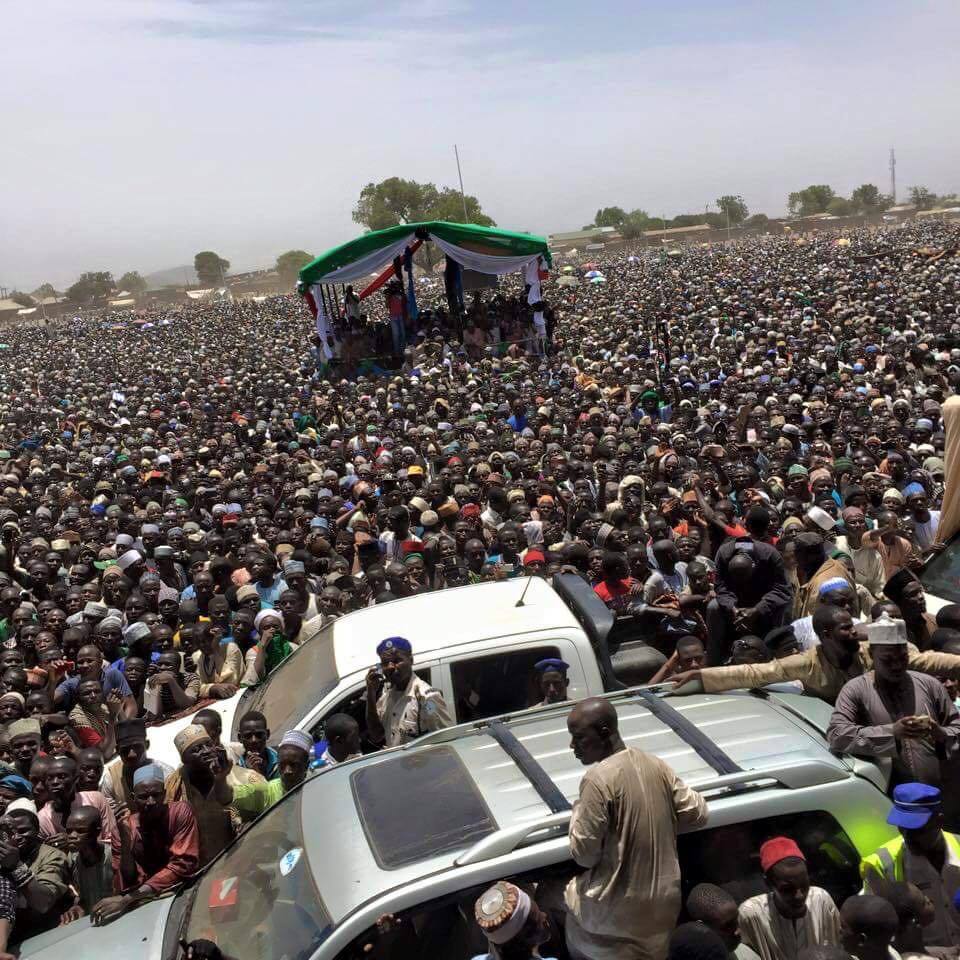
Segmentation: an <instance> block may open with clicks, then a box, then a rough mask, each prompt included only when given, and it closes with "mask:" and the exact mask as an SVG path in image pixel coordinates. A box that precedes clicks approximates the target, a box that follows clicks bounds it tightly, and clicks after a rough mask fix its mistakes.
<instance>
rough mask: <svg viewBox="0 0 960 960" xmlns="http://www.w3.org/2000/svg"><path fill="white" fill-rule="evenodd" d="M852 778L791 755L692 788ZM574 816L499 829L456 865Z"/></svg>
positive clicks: (503, 850) (513, 845)
mask: <svg viewBox="0 0 960 960" xmlns="http://www.w3.org/2000/svg"><path fill="white" fill-rule="evenodd" d="M849 776H851V773H850V772H849V771H844V770H841V769H839V768H838V767H836V766H834V765H833V764H831V763H827V762H826V761H824V760H816V759H811V758H809V757H806V756H801V757H800V758H798V759H795V760H791V759H790V757H789V754H788V755H786V756H784V757H782V758H781V759H780V761H778V762H777V763H776V764H774V765H772V766H770V767H759V768H757V769H753V770H741V769H739V768H738V772H737V773H730V774H726V775H721V776H718V777H716V778H715V779H713V780H706V781H704V782H703V783H696V784H691V786H692V787H693V789H694V790H696V791H697V792H698V793H705V794H711V793H728V792H735V791H736V790H737V789H738V788H741V789H751V788H756V787H759V786H762V785H764V784H776V785H777V786H780V787H784V788H785V789H787V790H802V789H803V788H804V787H813V786H819V785H821V784H824V783H831V782H836V781H838V780H845V779H846V778H847V777H849ZM571 814H572V811H571V810H570V809H567V810H562V811H559V812H554V813H551V814H549V815H548V816H545V817H540V818H538V819H536V820H531V821H528V822H527V823H522V824H517V825H515V826H510V827H504V828H503V829H500V830H497V831H495V832H494V833H491V834H490V835H489V836H486V837H484V838H483V839H482V840H478V841H477V842H476V843H475V844H473V846H471V847H468V848H467V849H466V850H465V851H464V852H463V853H461V854H460V855H459V856H458V857H457V858H456V859H455V860H454V865H455V866H458V867H465V866H469V865H470V864H473V863H482V862H484V861H487V860H493V859H495V858H496V857H503V856H506V855H507V854H509V853H512V852H513V851H514V850H516V849H518V848H519V847H521V846H523V845H524V842H525V841H526V840H528V839H529V838H530V837H532V836H533V835H534V834H538V833H543V834H545V836H543V837H541V838H540V839H539V840H538V842H544V841H547V840H555V839H558V838H559V837H562V836H564V835H565V834H566V833H567V831H568V829H569V826H570V817H571Z"/></svg>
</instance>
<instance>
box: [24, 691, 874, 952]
mask: <svg viewBox="0 0 960 960" xmlns="http://www.w3.org/2000/svg"><path fill="white" fill-rule="evenodd" d="M607 697H608V699H610V700H611V702H612V703H614V704H615V706H616V708H617V712H618V714H619V718H620V731H621V734H622V736H623V739H624V741H625V742H626V743H627V745H628V746H633V747H638V748H639V749H641V750H645V751H647V752H648V753H653V754H656V755H657V756H659V757H661V758H662V759H664V760H665V761H666V762H667V763H669V764H670V765H671V766H672V767H673V768H674V769H675V770H676V771H677V773H678V774H679V775H680V776H681V777H682V778H683V779H684V780H685V781H686V782H687V783H688V784H690V785H691V786H694V787H695V788H696V789H697V790H699V791H701V792H702V793H703V794H704V796H705V797H706V798H707V800H708V802H709V807H710V819H709V822H708V824H707V826H706V827H704V828H702V829H700V830H698V831H696V832H694V833H691V834H687V835H683V836H681V837H680V840H679V850H680V859H681V865H682V867H683V876H684V883H685V884H688V885H689V884H693V883H697V882H701V881H712V882H714V883H719V884H721V885H724V886H725V887H727V888H728V889H729V890H730V891H731V892H732V893H733V894H734V895H735V896H736V897H737V898H738V899H743V898H745V897H747V896H750V895H752V894H754V893H756V892H759V891H760V890H761V889H762V881H761V878H760V870H759V863H758V860H757V850H758V848H759V846H760V844H761V843H762V842H763V840H764V839H766V838H768V837H770V836H772V835H776V834H779V833H788V834H789V835H790V836H792V837H794V838H795V839H796V840H797V841H798V843H799V844H800V846H801V847H802V848H803V849H804V851H805V853H806V855H807V857H808V861H809V865H810V872H811V876H812V880H813V882H814V883H816V884H818V885H820V886H822V887H825V888H826V889H827V890H829V891H830V892H831V893H833V894H834V895H835V897H837V898H838V899H842V898H843V897H845V896H846V895H848V894H850V893H853V892H855V891H856V890H857V889H858V888H859V879H858V872H857V868H858V863H859V860H860V857H861V855H863V854H867V853H870V852H872V851H873V850H874V849H875V848H876V847H877V846H878V845H879V844H880V843H882V842H884V841H886V840H888V839H889V838H890V836H891V828H890V827H888V826H887V824H886V814H887V810H888V807H889V801H888V800H887V798H886V797H885V795H884V788H885V786H886V783H885V775H884V773H883V771H882V770H881V769H880V768H879V767H877V766H874V765H873V764H870V763H866V762H864V761H859V760H852V759H847V758H843V757H837V756H834V755H833V754H831V753H830V751H829V750H828V749H827V746H826V743H825V740H824V730H825V728H826V724H827V722H828V720H829V715H830V708H829V707H828V706H827V705H826V704H824V703H822V702H821V701H819V700H814V699H812V698H806V697H801V696H796V695H792V694H769V693H766V694H764V693H759V694H757V693H730V694H722V695H712V696H699V697H688V698H683V699H679V700H675V699H669V700H665V699H663V698H661V697H660V696H658V694H657V691H656V690H655V689H651V688H637V689H633V690H627V691H622V692H619V693H611V694H608V695H607ZM570 707H571V704H569V703H567V704H560V705H557V706H554V707H546V708H537V709H532V710H526V711H523V712H521V713H517V714H514V715H512V716H506V717H501V718H499V719H492V720H483V721H480V722H477V723H474V724H469V725H463V726H460V727H454V728H451V729H448V730H442V731H438V732H437V733H435V734H432V735H430V736H428V737H425V738H423V739H421V740H420V741H418V742H416V743H414V744H411V745H409V746H407V747H400V748H397V749H394V750H388V751H384V752H382V753H378V754H374V755H371V756H367V757H363V758H360V759H358V760H355V761H352V762H350V763H345V764H342V765H340V766H337V767H333V768H331V769H328V770H326V771H324V772H322V773H320V774H319V775H317V776H315V777H313V778H312V779H310V780H308V781H307V782H306V783H305V784H303V786H302V787H301V788H300V789H298V790H296V791H294V792H293V793H291V794H290V795H288V796H287V797H285V798H284V800H282V801H281V802H280V803H279V804H277V805H276V806H275V807H273V808H272V809H271V810H269V811H267V812H266V813H265V814H264V815H263V816H262V817H260V819H259V820H258V821H257V822H256V823H255V824H254V825H253V826H252V827H251V828H250V829H249V830H248V831H247V832H246V833H244V834H243V836H242V837H240V839H239V840H238V841H237V842H236V843H234V844H233V846H232V847H230V848H229V849H228V850H227V851H225V852H224V853H223V854H222V855H221V856H220V857H219V858H218V859H217V860H215V861H214V862H213V863H212V864H211V865H210V866H209V867H208V868H207V869H206V870H205V871H204V872H203V873H202V874H201V875H200V876H199V877H198V878H197V879H196V881H194V882H193V883H192V884H191V885H190V886H188V887H186V888H185V889H183V890H181V891H180V892H179V893H177V894H176V895H175V896H172V897H166V898H163V899H161V900H158V901H155V902H153V903H149V904H146V905H144V906H142V907H140V908H139V909H138V910H135V911H133V912H132V913H130V914H128V915H127V916H125V917H123V918H121V919H120V920H118V921H116V922H115V923H113V924H111V925H110V926H108V927H104V928H93V927H90V926H89V925H88V923H87V921H85V920H84V921H79V922H78V923H75V924H72V925H70V926H69V927H65V928H61V929H59V930H55V931H52V932H51V933H49V934H44V935H43V936H41V937H37V938H35V939H34V940H32V941H29V942H28V943H27V944H25V945H24V947H23V955H24V956H27V957H30V960H53V958H57V960H76V958H79V957H94V956H95V957H97V958H98V960H109V958H117V960H119V958H121V957H122V958H124V960H128V958H129V957H131V956H137V957H143V958H153V960H171V958H173V957H174V956H175V955H176V944H177V941H178V939H180V938H181V937H182V938H184V939H186V940H192V939H194V938H198V937H209V938H211V939H214V940H216V941H217V942H218V943H219V944H220V945H221V947H222V949H223V951H224V953H225V954H228V955H230V956H233V957H240V958H244V960H245V958H257V960H281V958H286V960H348V958H350V960H352V958H355V957H356V958H359V957H362V956H364V955H366V956H368V957H369V956H371V954H370V953H365V947H367V946H368V945H371V944H373V945H374V947H375V952H374V953H373V956H375V957H378V958H381V957H390V958H392V957H394V956H395V957H397V960H400V958H401V957H402V960H417V958H418V957H422V958H424V960H427V958H448V957H451V958H452V957H463V956H473V955H475V954H477V953H481V952H483V950H484V949H485V945H484V943H483V941H482V940H480V941H479V942H478V935H477V930H476V928H475V925H474V924H473V922H472V905H473V901H474V899H475V898H476V896H477V895H478V894H479V892H480V891H481V890H482V889H483V888H484V887H485V886H487V885H489V884H490V883H492V882H493V881H495V880H498V879H501V878H511V879H514V880H519V881H521V882H524V883H533V884H536V889H537V898H538V901H540V902H541V904H542V905H543V906H544V907H545V908H546V909H555V910H556V911H557V912H558V913H559V912H560V911H561V910H562V890H563V887H564V885H565V883H566V880H567V879H568V878H569V877H570V876H571V875H572V873H573V865H572V863H571V862H570V860H569V854H568V846H567V837H566V833H567V826H568V822H569V817H570V809H571V804H572V803H573V802H574V800H575V799H576V797H577V792H578V788H579V784H580V778H581V776H582V774H583V770H584V768H583V767H582V766H581V765H580V764H579V762H578V761H577V760H576V759H575V758H574V756H573V753H572V752H571V750H570V748H569V736H568V734H567V729H566V721H567V715H568V713H569V711H570ZM383 914H394V915H396V916H397V917H399V918H402V919H406V920H409V921H410V923H408V924H406V925H405V928H406V931H407V932H408V933H410V932H412V931H415V932H416V938H415V941H416V942H415V943H414V944H413V945H411V944H410V943H409V942H406V943H404V944H403V946H402V948H401V947H400V946H397V947H396V948H395V949H393V950H391V948H390V946H389V944H388V943H387V942H386V941H381V942H380V943H377V942H376V941H377V939H378V935H377V932H376V921H377V918H378V917H380V916H382V915H383Z"/></svg>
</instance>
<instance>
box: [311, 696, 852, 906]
mask: <svg viewBox="0 0 960 960" xmlns="http://www.w3.org/2000/svg"><path fill="white" fill-rule="evenodd" d="M607 699H610V700H611V702H612V703H613V704H614V706H615V707H616V710H617V714H618V717H619V727H620V733H621V736H622V737H623V739H624V742H625V743H626V744H627V746H628V747H635V748H637V749H640V750H643V751H644V752H646V753H650V754H653V755H655V756H657V757H659V758H660V759H662V760H664V761H665V762H666V763H667V764H669V766H670V767H672V768H673V769H674V770H675V771H676V773H677V774H678V775H679V776H680V777H681V778H682V779H683V780H684V781H685V782H686V783H687V784H688V785H690V786H693V787H697V788H699V789H701V790H703V791H705V792H709V791H710V790H712V789H714V788H716V789H718V790H719V789H721V788H722V789H723V790H724V791H727V792H729V791H736V789H738V788H737V787H736V786H735V785H736V784H737V783H740V784H742V785H743V788H744V789H747V788H749V789H752V790H755V789H761V788H762V787H764V786H769V787H786V788H789V789H799V788H803V787H808V786H818V785H821V784H826V783H830V782H834V781H840V780H846V779H847V778H849V777H851V776H852V775H853V774H852V772H851V769H850V767H849V766H848V765H847V764H846V763H845V762H844V761H843V760H842V759H840V758H838V757H835V756H833V755H832V754H831V753H830V752H829V750H827V748H826V746H825V743H824V741H823V739H822V736H821V735H820V734H819V733H818V732H817V730H816V729H815V728H814V727H813V726H811V725H809V724H808V723H806V722H805V720H804V718H803V716H802V714H801V713H800V712H799V711H795V710H792V709H790V706H789V701H791V700H793V699H796V698H795V697H794V696H792V695H784V696H778V697H776V698H769V699H763V698H758V697H753V696H749V695H745V694H735V693H731V694H721V695H704V696H692V697H683V698H671V699H670V700H669V701H665V700H660V699H659V698H658V697H655V696H653V695H651V693H650V692H649V691H644V690H634V691H626V692H622V693H617V694H609V695H607ZM654 701H656V702H654ZM663 704H667V708H666V711H665V712H664V711H663V708H662V705H663ZM572 706H573V705H572V704H570V703H566V704H560V705H557V706H556V707H552V708H540V709H534V710H529V711H524V712H522V713H520V714H518V715H516V716H513V717H508V718H503V719H502V722H501V721H493V722H491V723H486V722H481V723H474V724H469V725H463V726H460V727H454V728H450V729H448V730H441V731H438V732H437V733H435V734H431V735H429V736H427V737H424V738H421V739H420V740H419V741H416V742H414V743H412V744H409V745H407V746H405V747H402V748H397V749H394V750H389V751H384V752H382V753H380V754H374V755H371V756H368V757H366V758H364V759H362V760H357V761H354V762H351V763H349V764H346V765H344V766H341V767H335V768H333V769H331V770H330V771H329V772H328V773H325V774H323V775H322V776H319V777H316V778H315V779H314V780H312V781H309V782H308V783H307V784H306V785H305V786H304V791H305V796H304V816H305V818H306V816H307V813H306V811H307V810H308V809H309V810H311V811H314V812H315V816H316V819H317V821H318V822H320V821H323V822H324V829H323V831H322V833H323V835H322V839H321V838H318V837H316V836H315V837H313V838H312V840H311V839H310V838H308V839H307V844H308V852H309V853H310V854H311V861H312V862H313V863H315V864H322V865H323V866H322V869H323V871H324V875H325V877H327V878H328V879H327V881H326V882H324V879H323V878H318V888H319V889H320V892H321V894H322V896H323V898H324V900H325V902H326V903H327V906H328V908H329V909H330V912H331V914H332V916H333V917H334V918H335V920H336V921H337V922H339V920H341V919H342V918H343V917H345V916H346V915H348V914H349V913H351V912H352V911H353V910H355V909H356V908H357V907H359V906H360V905H361V904H362V903H364V902H365V901H367V900H369V899H370V898H372V897H374V896H377V895H379V894H382V893H385V892H386V891H388V890H390V889H393V888H397V887H402V886H404V885H405V884H408V883H413V882H415V881H417V880H418V879H419V878H422V877H424V876H425V875H427V874H433V873H436V872H443V871H448V870H451V869H453V868H454V866H455V861H456V860H458V859H460V860H461V861H462V862H463V857H464V855H466V857H467V858H468V861H469V858H470V857H471V856H474V860H473V861H472V862H476V859H478V858H479V859H484V858H490V857H493V856H498V855H502V854H503V853H505V852H509V839H508V838H509V833H510V831H511V830H513V831H514V833H515V832H516V828H518V827H523V826H524V825H528V824H531V823H536V822H539V821H543V820H544V819H545V818H549V817H550V816H551V815H556V813H557V811H556V809H555V808H554V807H552V806H551V804H550V800H549V795H548V793H545V792H543V791H541V790H538V788H537V785H535V783H534V782H533V781H532V779H531V776H530V775H529V770H527V769H525V768H524V767H523V765H522V763H519V762H518V761H517V759H516V756H517V755H518V753H517V751H516V750H515V744H514V746H513V747H511V745H510V741H511V740H515V741H516V742H518V743H519V744H520V747H521V751H520V752H519V755H521V756H522V754H523V752H526V753H527V754H528V755H529V757H530V758H532V761H533V763H534V765H535V766H537V767H539V768H540V771H541V772H542V773H545V774H546V777H547V778H548V780H549V781H551V782H552V784H553V785H555V788H556V790H557V791H558V792H559V795H560V796H559V798H556V797H555V799H557V801H558V804H559V805H560V806H562V804H563V803H564V802H566V804H567V808H568V809H569V805H570V804H572V803H573V801H575V800H576V798H577V795H578V792H579V788H580V781H581V779H582V777H583V774H584V771H585V769H586V768H585V767H583V766H582V765H581V764H580V762H579V761H578V760H577V759H576V758H575V757H574V755H573V753H572V751H571V749H570V737H569V733H568V732H567V726H566V722H567V717H568V715H569V712H570V709H571V708H572ZM678 718H679V719H678ZM691 727H692V728H694V729H695V731H699V733H700V735H701V736H700V737H699V738H698V737H697V736H696V735H695V734H692V733H690V728H691ZM505 743H506V746H505ZM431 750H433V751H438V750H442V751H446V752H448V753H449V752H451V751H452V752H453V753H454V754H455V755H456V756H457V757H458V758H459V760H460V761H461V763H462V767H463V769H464V770H465V771H466V773H467V774H468V775H469V781H470V786H471V787H473V786H475V788H476V790H477V792H479V794H480V795H481V796H482V798H483V801H484V802H485V803H486V806H487V808H488V810H489V814H490V816H491V817H492V819H493V821H495V830H494V831H493V835H492V836H487V837H484V838H481V839H479V840H478V841H477V842H476V844H473V843H471V844H467V845H465V846H464V847H462V848H461V849H459V850H451V849H449V848H447V849H445V850H442V851H441V852H439V853H438V854H437V855H435V856H432V855H430V854H429V853H428V854H427V855H425V856H421V857H420V858H419V859H417V860H416V861H415V862H410V863H406V864H403V865H401V866H399V867H395V868H384V867H383V865H382V863H379V862H378V857H377V856H375V854H374V851H373V850H372V849H371V842H370V839H369V835H368V834H367V833H365V828H364V826H363V824H362V823H361V817H360V814H359V813H358V809H357V795H358V788H357V784H358V780H357V775H358V773H360V771H363V770H365V769H370V768H373V767H375V766H377V765H381V764H383V765H386V764H398V765H402V764H407V765H410V764H414V763H418V762H419V763H423V762H425V757H424V752H425V751H431ZM705 757H706V759H705ZM718 758H721V760H722V763H721V762H720V761H719V760H718ZM723 763H727V764H732V766H733V768H735V769H737V770H739V773H735V772H727V773H720V772H718V769H717V768H718V766H719V767H721V768H722V765H723ZM387 771H388V768H387V767H384V768H382V769H381V770H379V771H376V770H373V771H372V773H373V774H374V775H376V774H378V773H379V774H381V775H382V774H385V773H387ZM540 786H541V787H542V784H541V785H540ZM418 794H419V796H418ZM461 794H462V791H461ZM461 794H458V792H457V784H453V785H450V784H446V785H441V784H437V783H435V782H432V781H431V780H430V779H429V777H427V778H425V779H424V781H423V782H422V784H420V783H418V784H417V787H416V788H415V789H414V790H412V791H408V793H407V794H406V795H404V796H403V797H402V798H399V800H398V803H397V816H398V817H401V818H402V817H411V818H412V820H411V823H413V822H414V821H415V820H416V817H417V816H418V815H419V813H418V811H419V810H420V809H423V810H424V813H423V816H424V817H425V818H428V817H429V816H430V814H429V813H428V812H427V811H428V808H429V807H430V804H431V803H435V802H437V798H438V797H443V798H444V800H443V802H444V803H446V804H449V803H451V802H453V801H452V800H450V798H451V797H456V796H458V795H461ZM545 796H546V797H547V799H545ZM427 823H428V825H427V826H425V827H424V828H423V829H425V830H426V832H427V833H429V832H430V826H429V820H428V821H427ZM412 832H416V828H415V827H413V828H412ZM499 838H506V839H504V843H506V846H504V843H500V842H499ZM313 845H315V851H311V850H310V849H309V847H310V846H313ZM484 851H487V853H484ZM498 851H499V852H498ZM330 877H350V878H351V879H352V880H353V881H355V882H351V883H349V884H346V883H340V884H336V886H334V885H333V884H331V882H330V880H329V878H330Z"/></svg>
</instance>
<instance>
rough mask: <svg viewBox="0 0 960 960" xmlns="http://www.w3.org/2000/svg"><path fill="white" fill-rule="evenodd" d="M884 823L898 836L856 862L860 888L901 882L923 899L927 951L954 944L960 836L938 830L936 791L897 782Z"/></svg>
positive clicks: (957, 939) (959, 923) (959, 936)
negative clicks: (930, 916)
mask: <svg viewBox="0 0 960 960" xmlns="http://www.w3.org/2000/svg"><path fill="white" fill-rule="evenodd" d="M887 823H889V824H891V825H892V826H895V827H897V829H899V831H900V836H899V837H896V838H895V839H893V840H889V841H887V843H885V844H883V846H882V847H879V848H878V849H877V850H876V851H875V852H874V853H871V854H870V855H869V856H868V857H864V858H863V860H862V861H861V863H860V875H861V877H863V882H864V887H865V889H866V890H867V891H868V892H873V891H872V888H871V883H873V882H875V881H876V878H878V877H879V878H880V879H881V880H906V881H909V882H910V883H913V884H916V885H917V886H918V887H919V888H920V889H921V890H922V891H923V893H925V894H926V895H927V897H929V899H930V901H931V903H932V904H933V908H934V911H935V919H934V921H933V923H931V924H928V925H927V926H925V927H924V928H923V942H924V944H925V945H926V946H928V947H956V946H960V913H958V912H957V908H956V907H955V906H954V898H955V896H956V894H957V892H958V890H960V838H958V837H957V836H956V835H954V834H952V833H947V832H946V831H945V830H944V829H943V813H942V811H941V796H940V791H939V790H938V789H937V788H936V787H931V786H928V785H927V784H925V783H901V784H898V785H897V786H896V787H894V790H893V809H892V810H891V811H890V814H889V816H888V817H887Z"/></svg>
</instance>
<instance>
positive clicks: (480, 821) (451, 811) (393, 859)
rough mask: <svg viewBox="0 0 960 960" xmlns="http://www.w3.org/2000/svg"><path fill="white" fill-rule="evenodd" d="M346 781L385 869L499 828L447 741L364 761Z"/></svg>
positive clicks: (464, 844) (445, 850)
mask: <svg viewBox="0 0 960 960" xmlns="http://www.w3.org/2000/svg"><path fill="white" fill-rule="evenodd" d="M350 786H351V788H352V790H353V799H354V802H355V803H356V805H357V813H358V815H359V817H360V822H361V824H362V825H363V830H364V833H365V834H366V837H367V842H368V843H369V844H370V850H371V852H372V853H373V855H374V858H375V859H376V861H377V864H378V865H379V866H380V867H381V868H382V869H384V870H395V869H397V868H398V867H403V866H407V865H408V864H411V863H417V862H419V861H420V860H426V859H428V858H431V857H436V856H440V855H441V854H443V853H448V852H450V851H452V850H462V849H464V848H465V847H468V846H470V845H471V844H473V843H476V842H477V841H478V840H481V839H483V837H486V836H488V835H489V834H491V833H493V832H494V831H495V830H496V829H497V824H496V821H495V820H494V819H493V815H492V814H491V813H490V811H489V809H488V808H487V805H486V803H485V801H484V799H483V796H482V795H481V793H480V791H479V790H478V789H477V785H476V783H475V782H474V780H473V778H472V777H471V776H470V775H469V774H468V773H467V769H466V767H464V765H463V762H462V761H461V760H460V757H459V756H458V755H457V754H456V752H455V751H454V750H452V749H451V748H450V747H443V746H439V747H430V748H427V749H425V750H417V751H416V752H414V753H400V754H397V755H395V756H394V757H393V758H392V759H390V760H385V761H384V762H383V763H376V764H373V765H372V766H367V767H362V768H361V769H359V770H357V771H356V772H355V773H353V774H352V775H351V777H350ZM398 802H399V803H400V804H401V806H402V815H400V814H399V813H398V806H397V805H398Z"/></svg>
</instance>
